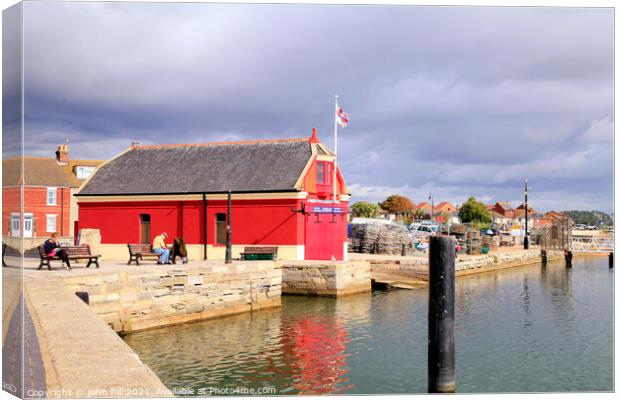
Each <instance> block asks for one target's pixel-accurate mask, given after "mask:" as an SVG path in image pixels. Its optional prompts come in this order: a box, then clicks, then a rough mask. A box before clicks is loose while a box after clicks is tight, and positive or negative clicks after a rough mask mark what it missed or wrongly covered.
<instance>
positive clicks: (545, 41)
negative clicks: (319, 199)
mask: <svg viewBox="0 0 620 400" xmlns="http://www.w3.org/2000/svg"><path fill="white" fill-rule="evenodd" d="M24 24H25V27H24V45H25V55H24V60H25V110H26V113H25V118H26V126H25V130H26V136H27V140H28V142H27V146H26V153H27V154H35V155H49V154H51V151H53V150H54V148H55V145H57V144H58V143H61V142H63V141H64V140H65V138H68V139H69V140H70V143H71V149H72V155H73V156H74V157H88V158H101V159H106V158H109V157H111V156H113V155H115V154H116V153H118V152H119V151H121V150H122V149H124V148H125V147H127V146H128V145H129V144H130V142H131V140H132V139H136V140H141V141H142V142H144V143H192V142H204V141H210V140H237V139H264V138H281V137H300V136H308V135H309V134H310V130H311V128H312V127H317V128H318V130H319V137H320V138H321V139H322V140H323V141H324V142H326V143H327V144H328V145H332V143H333V139H332V129H333V95H334V94H339V95H340V96H341V104H342V106H343V108H344V109H345V110H346V111H347V112H348V113H349V115H350V117H351V121H352V122H351V124H350V126H349V127H348V128H346V129H343V130H341V131H340V134H339V143H338V148H339V162H340V165H341V168H342V169H343V173H344V175H345V178H346V180H347V182H348V184H349V186H350V189H351V192H352V194H353V196H354V198H353V200H354V201H357V200H371V201H380V200H382V199H383V198H385V197H386V196H388V195H390V194H393V193H402V194H405V195H409V196H410V197H412V199H413V200H414V201H415V202H419V201H425V200H426V199H427V197H428V193H430V192H432V193H433V194H434V196H435V198H436V199H437V201H441V200H448V201H452V202H454V203H457V204H459V203H462V202H463V201H465V200H466V199H467V197H469V196H470V195H474V196H476V197H479V198H481V199H483V200H485V201H488V202H492V201H501V200H507V201H514V202H515V203H516V202H517V201H519V199H520V197H521V191H522V182H523V178H524V176H528V177H529V179H530V182H531V185H532V187H533V189H532V194H531V197H532V199H533V200H532V201H533V202H534V206H535V207H537V208H540V209H543V210H549V209H569V208H585V209H602V210H604V211H611V209H612V207H613V206H612V201H613V192H612V187H613V145H612V142H613V130H614V120H613V10H612V9H605V8H545V7H537V8H526V7H520V8H510V7H502V8H499V7H428V6H425V7H421V6H417V7H416V6H339V5H249V4H245V5H243V4H199V3H176V4H175V3H71V2H65V3H62V2H59V3H54V2H28V3H25V4H24ZM5 154H6V149H5Z"/></svg>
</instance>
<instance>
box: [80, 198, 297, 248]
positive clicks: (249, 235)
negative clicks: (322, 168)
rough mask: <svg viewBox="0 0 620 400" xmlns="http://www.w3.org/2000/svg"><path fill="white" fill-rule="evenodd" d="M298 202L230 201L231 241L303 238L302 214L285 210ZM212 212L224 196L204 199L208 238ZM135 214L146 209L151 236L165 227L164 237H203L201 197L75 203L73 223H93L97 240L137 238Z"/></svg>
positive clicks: (196, 240)
mask: <svg viewBox="0 0 620 400" xmlns="http://www.w3.org/2000/svg"><path fill="white" fill-rule="evenodd" d="M78 201H79V200H78ZM300 207H301V204H300V202H299V201H298V200H294V199H290V200H235V201H233V203H232V210H231V222H232V226H231V228H232V243H233V244H265V245H268V244H270V245H300V244H303V242H304V233H303V226H304V225H303V216H302V215H301V214H300V213H294V212H293V211H291V209H293V208H300ZM216 213H226V200H217V201H216V200H209V201H208V202H207V238H208V241H207V242H208V244H214V243H215V230H216V225H215V214H216ZM140 214H150V215H151V241H152V239H153V238H154V237H155V236H156V235H158V234H160V233H161V232H167V233H168V235H169V236H170V237H175V236H182V237H183V238H184V239H185V241H186V243H188V244H203V243H204V238H203V205H202V201H201V200H197V201H196V200H193V201H183V202H180V201H157V202H110V203H80V204H79V218H78V220H79V228H80V229H84V228H96V229H99V230H100V232H101V241H102V243H106V244H114V243H115V244H125V243H139V242H140Z"/></svg>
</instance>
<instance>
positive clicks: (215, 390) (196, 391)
mask: <svg viewBox="0 0 620 400" xmlns="http://www.w3.org/2000/svg"><path fill="white" fill-rule="evenodd" d="M172 393H173V394H174V395H175V396H225V395H250V396H251V395H262V394H264V395H274V394H277V390H276V388H275V387H273V386H265V387H262V388H253V387H245V386H233V387H215V386H206V387H201V388H188V387H175V388H172Z"/></svg>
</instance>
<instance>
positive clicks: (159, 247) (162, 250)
mask: <svg viewBox="0 0 620 400" xmlns="http://www.w3.org/2000/svg"><path fill="white" fill-rule="evenodd" d="M167 237H168V234H167V233H166V232H163V233H162V234H161V235H159V236H155V239H153V253H156V254H159V261H157V264H170V250H168V247H166V242H165V240H166V238H167Z"/></svg>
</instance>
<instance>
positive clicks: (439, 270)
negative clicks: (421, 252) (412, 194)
mask: <svg viewBox="0 0 620 400" xmlns="http://www.w3.org/2000/svg"><path fill="white" fill-rule="evenodd" d="M455 251H456V249H455V248H454V241H453V240H452V238H450V237H447V236H431V237H430V240H429V253H428V254H429V255H428V259H429V262H428V267H429V270H428V275H429V278H428V281H429V285H428V392H429V393H454V391H455V388H456V381H455V373H454V371H455V369H454V275H455Z"/></svg>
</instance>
